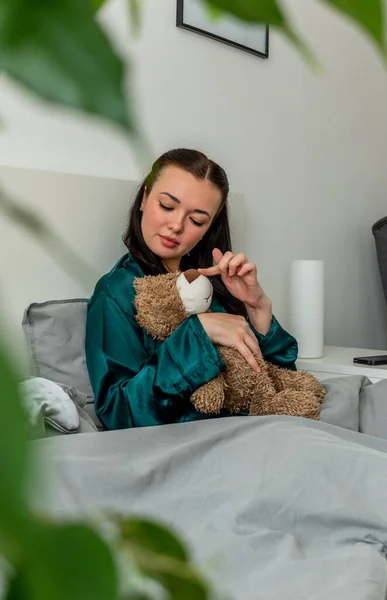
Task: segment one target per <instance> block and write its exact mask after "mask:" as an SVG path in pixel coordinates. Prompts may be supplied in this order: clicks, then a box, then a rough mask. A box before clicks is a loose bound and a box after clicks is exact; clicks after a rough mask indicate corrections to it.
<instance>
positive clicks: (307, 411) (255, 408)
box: [134, 272, 326, 420]
mask: <svg viewBox="0 0 387 600" xmlns="http://www.w3.org/2000/svg"><path fill="white" fill-rule="evenodd" d="M194 275H195V274H194V273H192V272H190V273H189V280H191V281H193V279H194ZM178 276H179V273H168V274H166V275H157V276H147V277H142V278H137V279H135V282H134V287H135V290H136V297H135V307H136V319H137V321H138V323H139V324H140V325H141V327H143V328H144V329H145V330H146V331H147V332H148V333H149V334H150V335H151V336H152V337H153V338H155V339H159V340H165V339H166V338H167V337H168V336H169V335H170V334H171V333H172V332H173V331H174V330H175V329H176V328H177V327H178V325H180V323H182V322H183V321H184V319H185V318H187V314H186V312H185V310H184V305H183V302H182V300H181V298H180V295H179V292H178V290H177V287H176V280H177V278H178ZM219 352H220V354H221V356H222V359H223V360H224V362H225V365H226V369H225V370H224V371H223V372H222V373H220V374H219V375H218V376H217V377H215V378H214V379H212V381H209V382H208V383H206V384H205V385H203V386H201V387H200V388H199V389H198V390H196V391H195V392H194V394H193V395H192V397H191V400H192V403H193V405H194V406H195V408H196V410H198V411H199V412H201V413H206V414H218V413H219V412H220V411H221V410H222V409H225V410H226V411H227V412H229V413H232V414H237V413H241V412H248V413H249V414H250V415H273V414H277V415H290V416H294V417H304V418H308V419H315V420H318V419H319V418H320V417H319V409H320V404H321V402H322V400H323V398H324V396H325V393H326V392H325V389H324V388H323V387H322V385H321V384H320V383H319V382H318V381H317V379H315V377H313V375H311V374H310V373H305V372H302V371H290V370H288V369H283V368H280V367H277V366H275V365H272V364H271V363H268V362H266V361H263V360H261V361H259V366H260V368H261V372H260V373H255V372H254V371H253V370H252V368H251V367H250V366H249V365H248V364H247V362H246V361H245V359H244V358H242V356H241V355H240V354H239V352H237V351H236V350H234V349H233V348H225V347H220V348H219Z"/></svg>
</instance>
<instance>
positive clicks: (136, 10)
mask: <svg viewBox="0 0 387 600" xmlns="http://www.w3.org/2000/svg"><path fill="white" fill-rule="evenodd" d="M129 12H130V16H131V24H132V33H133V35H138V34H139V31H140V28H141V9H140V0H129Z"/></svg>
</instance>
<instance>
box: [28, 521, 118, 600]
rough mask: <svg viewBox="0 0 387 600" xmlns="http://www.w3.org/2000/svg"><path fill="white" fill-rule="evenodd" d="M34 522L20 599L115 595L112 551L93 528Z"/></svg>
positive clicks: (83, 599)
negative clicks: (33, 536) (34, 526)
mask: <svg viewBox="0 0 387 600" xmlns="http://www.w3.org/2000/svg"><path fill="white" fill-rule="evenodd" d="M36 525H37V528H36V535H35V539H34V540H33V546H31V547H30V548H29V553H28V555H27V560H26V567H25V571H26V573H25V577H24V578H23V581H22V585H23V592H24V594H23V596H22V598H23V600H53V599H55V600H69V599H70V598H71V600H116V599H117V598H118V577H117V572H116V567H115V564H114V561H113V557H112V554H111V551H110V549H109V548H108V546H107V545H106V544H105V542H104V541H102V539H101V538H100V537H99V536H98V535H97V533H95V531H93V530H92V529H90V528H89V527H87V526H85V525H81V524H75V525H74V524H70V525H52V524H48V523H47V524H38V523H37V524H36ZM17 600H19V597H17Z"/></svg>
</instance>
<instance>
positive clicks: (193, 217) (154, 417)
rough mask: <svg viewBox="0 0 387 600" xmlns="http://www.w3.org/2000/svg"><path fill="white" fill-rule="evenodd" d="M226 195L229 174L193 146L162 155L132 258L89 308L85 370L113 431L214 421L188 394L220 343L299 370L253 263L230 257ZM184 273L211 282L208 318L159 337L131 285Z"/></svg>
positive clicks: (136, 211)
mask: <svg viewBox="0 0 387 600" xmlns="http://www.w3.org/2000/svg"><path fill="white" fill-rule="evenodd" d="M228 192H229V186H228V180H227V176H226V173H225V172H224V170H223V169H222V168H221V167H220V166H219V165H217V164H216V163H214V162H213V161H211V160H209V159H208V158H207V157H206V156H204V155H203V154H202V153H200V152H198V151H195V150H187V149H178V150H172V151H170V152H167V153H166V154H164V155H163V156H161V157H160V158H159V159H158V160H157V161H156V162H155V163H154V165H153V167H152V170H151V172H150V173H149V175H148V176H147V178H146V179H145V181H144V182H143V184H142V185H141V187H140V189H139V192H138V194H137V197H136V199H135V202H134V204H133V206H132V209H131V212H130V217H129V225H128V229H127V231H126V233H125V235H124V238H123V239H124V243H125V245H126V247H127V248H128V253H127V254H125V255H124V256H123V257H122V258H121V259H120V260H119V261H118V263H117V264H116V265H115V267H114V268H113V269H112V270H111V271H110V272H109V273H108V274H106V275H104V277H102V278H101V279H100V281H99V282H98V283H97V285H96V288H95V291H94V294H93V296H92V298H91V299H90V302H89V310H88V317H87V334H86V356H87V366H88V370H89V375H90V380H91V384H92V387H93V390H94V394H95V407H96V412H97V414H98V416H99V418H100V420H101V421H102V423H103V425H104V426H105V427H106V428H107V429H121V428H127V427H144V426H150V425H161V424H164V423H176V422H182V421H190V420H196V419H201V418H208V417H205V416H204V415H201V414H199V413H198V412H196V411H195V409H194V408H193V406H192V404H191V403H190V396H191V394H192V393H193V391H194V390H196V389H197V388H198V387H200V386H201V385H203V384H204V383H207V382H208V381H210V380H211V379H213V378H214V377H215V376H216V375H217V374H218V373H219V372H220V371H221V370H222V369H223V368H224V363H223V361H222V359H221V357H220V355H219V352H218V350H217V349H216V344H220V345H223V346H231V347H234V348H235V349H236V350H237V351H238V352H240V354H241V355H242V356H243V357H244V359H245V360H246V361H247V362H248V363H249V364H250V366H251V368H252V369H255V370H257V371H258V370H259V367H258V364H257V361H256V358H257V357H260V356H263V357H264V358H265V359H266V360H268V361H271V362H272V363H275V364H277V365H281V366H283V367H287V368H289V369H295V366H294V365H295V360H296V358H297V342H296V340H295V339H294V338H293V337H292V336H290V335H289V334H288V333H287V332H286V331H284V330H283V329H282V327H281V326H280V325H279V323H278V321H277V320H276V319H275V317H274V316H273V314H272V307H271V302H270V300H269V298H268V297H267V296H266V294H265V293H264V291H263V289H262V288H261V286H260V284H259V282H258V279H257V268H256V265H255V264H253V263H250V262H249V261H248V259H247V258H246V256H245V255H244V254H233V252H232V249H231V241H230V230H229V223H228V209H227V196H228ZM188 268H199V269H200V271H201V273H203V274H204V275H207V276H210V277H211V280H212V283H213V286H214V299H213V302H212V305H211V312H210V313H205V314H200V315H195V316H192V317H189V318H187V319H186V320H185V321H184V322H183V323H182V324H181V325H180V326H179V327H178V328H177V329H176V331H174V333H173V334H172V335H171V336H170V337H169V338H167V339H166V340H165V341H164V342H162V343H161V342H159V341H157V340H153V339H152V338H151V337H150V336H149V335H147V333H146V332H145V331H144V330H143V329H142V328H141V327H140V326H139V325H138V323H137V322H136V319H135V309H134V304H133V301H134V289H133V280H134V279H135V278H136V277H143V276H144V275H157V274H160V273H166V272H168V271H176V270H186V269H188ZM222 416H223V415H222Z"/></svg>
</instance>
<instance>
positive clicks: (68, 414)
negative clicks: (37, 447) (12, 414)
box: [19, 377, 80, 433]
mask: <svg viewBox="0 0 387 600" xmlns="http://www.w3.org/2000/svg"><path fill="white" fill-rule="evenodd" d="M19 392H20V396H21V399H22V403H23V406H24V408H25V410H26V413H27V417H28V420H29V425H30V426H31V427H32V428H34V429H39V428H40V429H41V428H42V425H43V429H44V422H46V423H48V424H49V425H51V426H52V427H54V428H55V429H57V430H58V431H61V432H62V433H76V432H77V431H78V429H79V426H80V421H79V414H78V411H77V408H76V406H75V404H74V402H73V401H72V399H71V398H70V396H69V395H68V394H67V393H66V392H65V391H64V390H63V389H62V388H61V387H60V386H59V385H58V384H56V383H54V382H53V381H50V380H49V379H44V378H43V377H31V378H29V379H25V380H23V381H21V382H20V383H19Z"/></svg>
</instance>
